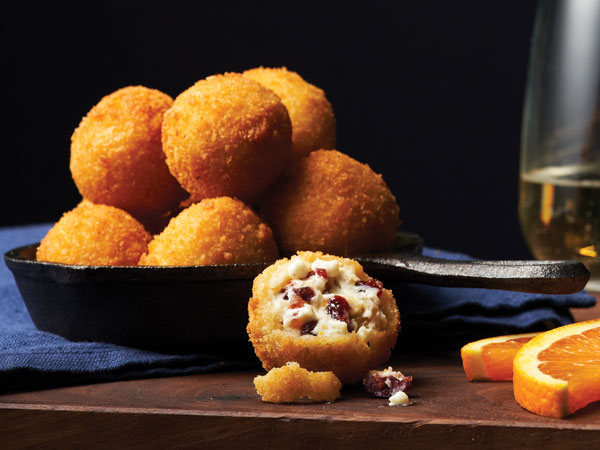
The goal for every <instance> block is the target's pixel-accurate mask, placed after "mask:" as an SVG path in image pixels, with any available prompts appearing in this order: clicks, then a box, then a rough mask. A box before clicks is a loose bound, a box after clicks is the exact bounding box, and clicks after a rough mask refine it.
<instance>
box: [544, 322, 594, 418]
mask: <svg viewBox="0 0 600 450" xmlns="http://www.w3.org/2000/svg"><path fill="white" fill-rule="evenodd" d="M538 360H539V361H541V363H540V365H539V366H538V368H539V370H540V372H542V373H545V374H546V375H550V376H552V377H553V378H557V379H560V380H566V381H568V382H569V386H568V390H569V408H570V410H571V412H573V411H576V410H578V409H580V408H583V407H584V406H585V405H587V404H589V403H591V402H594V401H597V400H600V327H597V328H592V329H590V330H587V331H584V332H583V333H581V334H575V335H572V336H568V337H565V338H563V339H560V340H558V341H556V342H555V343H553V344H552V345H551V346H550V347H548V348H547V349H545V350H543V351H541V352H540V353H539V354H538Z"/></svg>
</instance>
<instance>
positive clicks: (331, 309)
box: [327, 295, 350, 323]
mask: <svg viewBox="0 0 600 450" xmlns="http://www.w3.org/2000/svg"><path fill="white" fill-rule="evenodd" d="M327 314H329V315H330V316H331V317H333V318H334V319H335V320H340V321H342V322H346V323H348V322H349V319H350V305H349V304H348V302H347V301H346V299H345V298H344V297H342V296H341V295H334V296H333V297H331V298H330V299H329V301H328V302H327Z"/></svg>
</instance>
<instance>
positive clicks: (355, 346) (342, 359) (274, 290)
mask: <svg viewBox="0 0 600 450" xmlns="http://www.w3.org/2000/svg"><path fill="white" fill-rule="evenodd" d="M248 315H249V321H248V327H247V331H248V335H249V336H250V341H252V345H253V346H254V350H255V352H256V355H257V356H258V358H259V359H260V360H261V362H262V365H263V367H264V368H265V369H266V370H270V369H271V368H273V367H281V366H283V365H284V364H286V363H287V362H288V361H296V362H298V364H300V366H301V367H304V368H306V369H307V370H311V371H331V372H333V373H335V375H336V376H337V377H338V378H339V379H340V381H341V382H342V383H344V384H347V383H356V382H358V381H361V380H362V379H363V377H364V376H365V374H366V373H367V372H368V371H369V370H371V369H374V368H375V367H377V365H379V364H381V363H383V362H385V361H387V360H388V359H389V357H390V353H391V350H392V347H393V346H394V344H395V343H396V338H397V337H398V330H399V327H400V314H399V312H398V308H397V306H396V301H395V300H394V297H393V295H392V292H391V291H389V290H387V289H384V288H383V286H382V284H381V282H379V281H377V280H375V279H373V278H370V277H369V276H368V275H367V274H366V273H365V272H364V271H363V268H362V266H361V265H360V264H359V263H358V262H356V261H353V260H351V259H346V258H338V257H335V256H331V255H324V254H322V253H320V252H316V253H313V252H299V253H298V254H297V255H295V256H293V257H292V258H291V259H281V260H279V261H277V262H276V263H275V264H273V265H271V266H269V267H268V268H267V269H265V271H264V272H263V273H261V274H260V275H259V276H258V277H256V279H255V280H254V284H253V288H252V298H251V299H250V302H249V304H248Z"/></svg>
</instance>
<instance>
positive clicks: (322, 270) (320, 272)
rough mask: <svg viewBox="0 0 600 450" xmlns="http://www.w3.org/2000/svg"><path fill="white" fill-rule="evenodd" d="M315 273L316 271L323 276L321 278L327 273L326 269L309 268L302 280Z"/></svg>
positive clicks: (326, 276) (325, 276)
mask: <svg viewBox="0 0 600 450" xmlns="http://www.w3.org/2000/svg"><path fill="white" fill-rule="evenodd" d="M315 273H316V274H317V275H319V276H320V277H323V278H328V275H327V270H325V269H315V270H311V271H310V272H308V273H307V274H306V276H305V277H304V278H302V279H303V280H306V279H307V278H310V277H312V276H313V275H314V274H315Z"/></svg>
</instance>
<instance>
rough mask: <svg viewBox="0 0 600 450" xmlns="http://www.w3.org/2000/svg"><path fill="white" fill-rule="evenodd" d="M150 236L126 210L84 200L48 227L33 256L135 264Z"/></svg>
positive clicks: (59, 260) (87, 262)
mask: <svg viewBox="0 0 600 450" xmlns="http://www.w3.org/2000/svg"><path fill="white" fill-rule="evenodd" d="M150 239H152V236H150V234H149V233H148V232H147V231H146V230H145V229H144V227H143V226H142V224H140V223H139V222H138V221H137V220H135V219H134V218H133V217H132V216H131V215H129V214H128V213H127V212H125V211H123V210H121V209H118V208H115V207H113V206H106V205H95V204H93V203H91V202H89V201H87V200H84V201H82V202H81V203H80V204H79V205H78V206H77V207H76V208H74V209H73V210H71V211H69V212H67V213H65V214H63V216H62V217H61V219H60V220H59V221H58V222H57V223H56V224H54V226H53V227H52V228H51V229H50V231H48V234H46V236H45V237H44V239H42V242H41V243H40V245H39V247H38V249H37V254H36V258H37V260H38V261H50V262H57V263H64V264H80V265H92V266H135V265H137V262H138V260H139V259H140V256H141V255H142V254H143V253H144V252H145V251H146V250H147V248H148V242H150Z"/></svg>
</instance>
